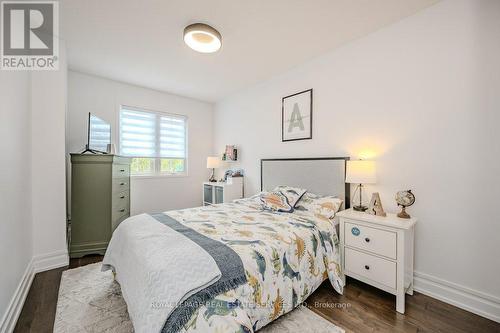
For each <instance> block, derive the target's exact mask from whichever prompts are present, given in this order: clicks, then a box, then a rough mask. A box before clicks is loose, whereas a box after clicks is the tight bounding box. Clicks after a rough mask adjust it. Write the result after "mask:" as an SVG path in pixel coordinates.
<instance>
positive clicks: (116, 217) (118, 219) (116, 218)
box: [111, 210, 130, 232]
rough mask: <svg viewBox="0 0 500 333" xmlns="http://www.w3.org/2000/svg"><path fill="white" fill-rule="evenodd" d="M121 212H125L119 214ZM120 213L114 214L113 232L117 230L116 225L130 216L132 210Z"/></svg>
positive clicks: (112, 221)
mask: <svg viewBox="0 0 500 333" xmlns="http://www.w3.org/2000/svg"><path fill="white" fill-rule="evenodd" d="M119 214H123V215H119ZM119 214H116V215H115V214H113V218H112V220H111V232H113V231H115V229H116V227H117V226H118V225H119V224H120V223H121V222H122V221H123V220H125V219H126V218H127V217H129V216H130V212H129V211H128V210H127V211H126V212H124V213H119Z"/></svg>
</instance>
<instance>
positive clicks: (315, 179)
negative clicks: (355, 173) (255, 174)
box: [260, 157, 350, 208]
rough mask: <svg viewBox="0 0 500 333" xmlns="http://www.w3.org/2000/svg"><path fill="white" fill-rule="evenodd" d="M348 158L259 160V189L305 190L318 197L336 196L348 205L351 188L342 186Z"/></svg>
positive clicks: (344, 183) (347, 206)
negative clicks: (286, 186) (279, 186)
mask: <svg viewBox="0 0 500 333" xmlns="http://www.w3.org/2000/svg"><path fill="white" fill-rule="evenodd" d="M347 160H349V157H315V158H272V159H262V160H260V189H261V191H271V190H273V189H274V188H275V187H276V186H278V185H288V186H294V187H300V188H305V189H307V190H308V191H309V192H311V193H315V194H319V195H335V196H337V197H339V198H342V199H344V202H345V208H349V204H350V186H349V184H346V182H345V169H346V161H347Z"/></svg>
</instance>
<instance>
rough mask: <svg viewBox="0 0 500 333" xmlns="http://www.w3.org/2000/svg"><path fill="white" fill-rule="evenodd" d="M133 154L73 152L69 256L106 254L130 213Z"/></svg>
mask: <svg viewBox="0 0 500 333" xmlns="http://www.w3.org/2000/svg"><path fill="white" fill-rule="evenodd" d="M130 162H131V159H130V158H126V157H121V156H117V155H90V154H89V155H81V154H71V222H70V257H71V258H79V257H82V256H84V255H87V254H104V253H105V252H106V247H107V246H108V242H109V240H110V238H111V234H112V233H113V231H114V230H115V228H116V227H117V226H118V224H120V222H121V221H123V220H124V219H126V218H127V217H129V216H130Z"/></svg>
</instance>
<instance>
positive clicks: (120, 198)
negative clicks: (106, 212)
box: [113, 190, 130, 207]
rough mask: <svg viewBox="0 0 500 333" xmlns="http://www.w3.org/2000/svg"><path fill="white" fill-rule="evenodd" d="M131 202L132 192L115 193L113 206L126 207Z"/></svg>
mask: <svg viewBox="0 0 500 333" xmlns="http://www.w3.org/2000/svg"><path fill="white" fill-rule="evenodd" d="M129 202H130V192H129V191H128V190H127V191H123V192H120V193H113V207H125V205H127V206H128V204H129Z"/></svg>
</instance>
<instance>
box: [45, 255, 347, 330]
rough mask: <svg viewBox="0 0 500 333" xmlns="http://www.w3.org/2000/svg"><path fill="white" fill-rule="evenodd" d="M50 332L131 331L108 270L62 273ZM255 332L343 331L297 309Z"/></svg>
mask: <svg viewBox="0 0 500 333" xmlns="http://www.w3.org/2000/svg"><path fill="white" fill-rule="evenodd" d="M54 332H55V333H69V332H71V333H83V332H106V333H122V332H123V333H129V332H130V333H132V332H134V328H133V326H132V322H131V321H130V319H129V316H128V312H127V304H126V303H125V301H124V299H123V297H122V294H121V290H120V285H119V284H118V283H117V282H115V281H114V279H113V276H112V273H111V272H110V271H107V272H101V264H100V263H96V264H91V265H87V266H83V267H78V268H75V269H70V270H67V271H64V272H63V273H62V277H61V285H60V287H59V298H58V300H57V312H56V318H55V323H54ZM259 332H262V333H299V332H300V333H302V332H311V333H312V332H314V333H326V332H332V333H342V332H344V330H343V329H341V328H340V327H338V326H335V325H334V324H332V323H331V322H329V321H328V320H326V319H324V318H322V317H320V316H319V315H317V314H316V313H314V312H313V311H311V310H309V309H308V308H306V307H304V306H299V307H298V308H297V309H295V310H294V311H292V312H290V313H288V314H286V315H284V316H282V317H280V318H279V319H277V320H276V321H274V322H272V323H271V324H269V325H267V326H266V327H264V328H262V329H261V330H259Z"/></svg>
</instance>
